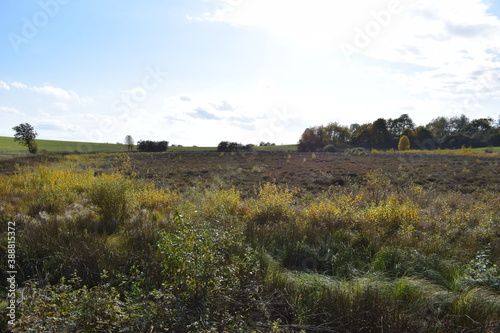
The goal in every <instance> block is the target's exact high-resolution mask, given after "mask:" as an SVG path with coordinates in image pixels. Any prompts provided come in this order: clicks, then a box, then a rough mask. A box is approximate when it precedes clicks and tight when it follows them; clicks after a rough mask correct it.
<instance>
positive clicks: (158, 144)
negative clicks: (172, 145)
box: [137, 140, 168, 152]
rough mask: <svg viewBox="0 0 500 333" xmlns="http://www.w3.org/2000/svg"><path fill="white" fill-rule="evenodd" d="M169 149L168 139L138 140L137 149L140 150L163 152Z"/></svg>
mask: <svg viewBox="0 0 500 333" xmlns="http://www.w3.org/2000/svg"><path fill="white" fill-rule="evenodd" d="M167 149H168V141H150V140H145V141H143V140H141V141H139V142H137V150H139V151H140V152H163V151H167Z"/></svg>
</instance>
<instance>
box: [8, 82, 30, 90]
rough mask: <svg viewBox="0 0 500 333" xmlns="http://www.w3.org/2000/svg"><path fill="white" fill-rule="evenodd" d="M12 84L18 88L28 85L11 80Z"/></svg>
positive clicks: (24, 87)
mask: <svg viewBox="0 0 500 333" xmlns="http://www.w3.org/2000/svg"><path fill="white" fill-rule="evenodd" d="M12 86H13V87H14V88H18V89H28V86H27V85H25V84H24V83H21V82H12Z"/></svg>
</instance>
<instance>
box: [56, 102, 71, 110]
mask: <svg viewBox="0 0 500 333" xmlns="http://www.w3.org/2000/svg"><path fill="white" fill-rule="evenodd" d="M54 105H55V106H56V107H57V108H58V109H60V110H62V111H69V107H68V104H66V103H64V102H57V103H54Z"/></svg>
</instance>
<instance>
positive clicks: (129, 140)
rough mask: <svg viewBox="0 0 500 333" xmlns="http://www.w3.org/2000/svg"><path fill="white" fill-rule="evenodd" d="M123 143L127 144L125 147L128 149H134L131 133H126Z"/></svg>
mask: <svg viewBox="0 0 500 333" xmlns="http://www.w3.org/2000/svg"><path fill="white" fill-rule="evenodd" d="M125 144H126V145H127V149H128V151H132V150H133V149H134V144H135V142H134V138H133V137H132V135H127V136H126V137H125Z"/></svg>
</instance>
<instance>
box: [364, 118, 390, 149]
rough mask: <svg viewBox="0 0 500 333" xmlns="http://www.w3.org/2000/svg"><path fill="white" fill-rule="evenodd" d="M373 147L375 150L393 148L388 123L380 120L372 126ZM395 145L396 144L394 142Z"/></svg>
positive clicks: (382, 119)
mask: <svg viewBox="0 0 500 333" xmlns="http://www.w3.org/2000/svg"><path fill="white" fill-rule="evenodd" d="M370 136H371V142H370V143H371V146H372V147H375V148H389V147H390V146H391V141H392V140H391V139H392V136H391V133H389V130H388V129H387V121H386V120H385V119H384V118H379V119H377V120H375V121H374V122H373V124H372V125H371V126H370ZM394 143H395V142H394Z"/></svg>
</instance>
